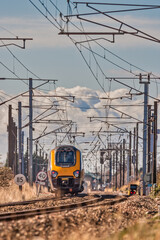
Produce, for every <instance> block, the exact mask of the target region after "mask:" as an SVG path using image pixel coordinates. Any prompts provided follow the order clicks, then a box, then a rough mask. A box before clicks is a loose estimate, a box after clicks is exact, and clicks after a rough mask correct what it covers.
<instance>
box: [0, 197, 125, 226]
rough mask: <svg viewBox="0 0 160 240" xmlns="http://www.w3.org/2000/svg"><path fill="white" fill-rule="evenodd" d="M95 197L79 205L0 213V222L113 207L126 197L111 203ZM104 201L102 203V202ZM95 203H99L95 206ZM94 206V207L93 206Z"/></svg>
mask: <svg viewBox="0 0 160 240" xmlns="http://www.w3.org/2000/svg"><path fill="white" fill-rule="evenodd" d="M95 197H97V198H96V199H95V198H94V199H92V200H87V201H84V202H81V203H72V204H67V205H61V206H55V207H47V208H41V209H33V210H25V211H18V212H8V213H2V214H0V222H1V221H11V220H18V219H22V218H23V219H24V218H28V217H34V216H37V215H43V214H51V213H57V212H63V211H66V210H74V209H77V208H82V207H87V208H90V207H98V206H101V205H114V204H116V203H120V202H123V201H126V200H127V198H126V197H122V198H119V199H117V200H112V201H104V200H105V199H104V198H103V196H102V195H95ZM103 201H104V202H103ZM97 203H99V204H98V205H97ZM94 204H96V205H94Z"/></svg>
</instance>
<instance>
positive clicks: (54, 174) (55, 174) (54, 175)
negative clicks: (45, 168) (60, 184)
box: [51, 170, 58, 178]
mask: <svg viewBox="0 0 160 240" xmlns="http://www.w3.org/2000/svg"><path fill="white" fill-rule="evenodd" d="M51 175H52V177H54V178H55V177H57V175H58V172H56V171H54V170H53V171H52V172H51Z"/></svg>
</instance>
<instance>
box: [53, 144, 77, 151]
mask: <svg viewBox="0 0 160 240" xmlns="http://www.w3.org/2000/svg"><path fill="white" fill-rule="evenodd" d="M60 148H73V149H74V150H78V151H80V150H79V149H78V148H76V147H75V146H72V145H60V146H57V147H56V148H54V149H52V150H56V151H57V150H58V149H60ZM52 150H51V151H52Z"/></svg>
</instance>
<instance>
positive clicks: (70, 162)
mask: <svg viewBox="0 0 160 240" xmlns="http://www.w3.org/2000/svg"><path fill="white" fill-rule="evenodd" d="M83 175H84V173H83V170H82V169H81V152H80V151H79V150H78V149H77V148H75V147H73V146H60V147H58V148H56V149H53V150H52V151H51V171H50V181H51V185H52V187H53V188H56V189H59V190H63V191H64V192H65V193H67V192H70V193H78V192H81V191H83Z"/></svg>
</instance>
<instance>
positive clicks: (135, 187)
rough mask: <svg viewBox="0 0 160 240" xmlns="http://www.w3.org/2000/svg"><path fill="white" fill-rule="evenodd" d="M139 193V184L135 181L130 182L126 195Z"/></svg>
mask: <svg viewBox="0 0 160 240" xmlns="http://www.w3.org/2000/svg"><path fill="white" fill-rule="evenodd" d="M134 194H139V195H140V188H139V185H138V184H136V183H130V184H129V186H128V196H131V195H134Z"/></svg>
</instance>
